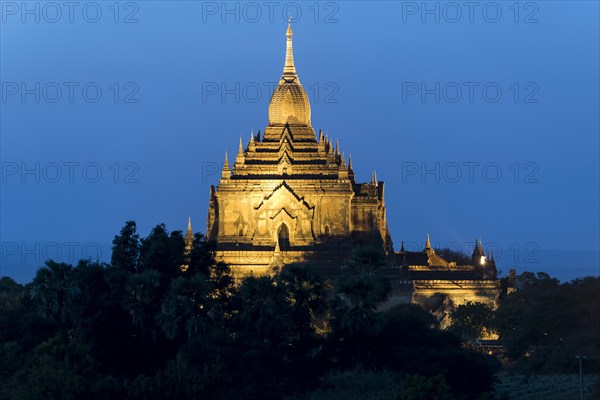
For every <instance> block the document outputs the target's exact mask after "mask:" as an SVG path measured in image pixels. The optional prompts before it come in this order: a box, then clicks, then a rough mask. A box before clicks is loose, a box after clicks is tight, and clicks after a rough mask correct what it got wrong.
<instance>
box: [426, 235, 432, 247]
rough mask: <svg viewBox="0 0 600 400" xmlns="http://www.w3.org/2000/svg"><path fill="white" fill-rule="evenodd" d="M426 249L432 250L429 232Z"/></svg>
mask: <svg viewBox="0 0 600 400" xmlns="http://www.w3.org/2000/svg"><path fill="white" fill-rule="evenodd" d="M425 250H431V241H430V240H429V233H428V234H427V240H426V241H425Z"/></svg>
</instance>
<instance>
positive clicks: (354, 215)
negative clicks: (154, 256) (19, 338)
mask: <svg viewBox="0 0 600 400" xmlns="http://www.w3.org/2000/svg"><path fill="white" fill-rule="evenodd" d="M286 36H287V46H286V56H285V66H284V68H283V74H282V76H281V79H280V80H279V84H278V85H277V87H276V88H275V90H274V92H273V95H272V97H271V101H270V104H269V124H268V126H267V127H266V128H265V130H264V132H263V133H262V134H261V133H260V131H259V132H258V133H256V134H254V133H252V134H251V136H250V139H249V141H248V142H247V143H246V145H245V146H244V143H243V142H242V139H240V144H239V149H238V151H237V155H236V156H235V158H234V157H231V159H228V157H227V154H225V162H224V164H223V167H222V171H221V179H220V181H219V184H218V186H217V187H216V188H215V187H214V186H211V189H210V200H209V208H208V221H207V231H206V232H207V233H206V236H207V239H208V240H209V241H213V242H214V243H215V245H216V258H217V260H218V261H222V262H225V263H227V264H229V265H230V266H231V268H232V271H233V273H234V275H235V276H236V277H243V276H246V275H250V274H254V275H260V274H268V273H271V272H273V271H274V270H275V269H276V268H277V267H280V266H281V265H284V264H288V263H292V262H312V263H314V264H316V265H318V266H319V267H320V268H321V270H322V271H323V272H324V273H325V274H326V275H329V276H331V275H332V274H333V275H335V273H336V271H338V273H339V271H340V267H341V266H343V265H344V263H345V262H347V260H348V258H349V257H350V255H351V254H352V249H353V247H357V246H370V247H373V246H376V247H379V248H381V249H382V251H383V252H384V254H385V256H386V259H387V260H388V266H387V267H386V268H383V270H384V271H383V273H384V275H385V276H386V277H387V278H388V279H390V281H391V282H392V287H393V292H392V303H397V302H411V301H418V302H421V301H420V300H419V299H420V298H422V299H423V301H425V300H426V299H429V298H432V296H433V297H435V295H436V294H437V293H439V292H440V291H441V292H444V293H451V294H452V295H453V296H454V295H455V296H454V297H455V299H454V300H453V301H454V302H460V303H462V302H464V301H468V300H470V301H485V302H488V303H490V302H491V303H493V302H495V300H496V298H497V296H498V294H499V287H500V286H499V282H498V280H497V279H496V272H495V266H494V265H493V263H492V262H486V261H485V256H484V255H483V250H481V243H478V246H476V251H477V249H480V250H481V254H475V253H474V255H473V260H474V262H473V263H472V264H473V266H457V265H456V264H455V263H450V262H447V261H445V260H444V259H443V258H441V257H439V256H437V255H436V254H435V251H434V250H433V249H432V248H431V246H430V244H429V238H428V239H427V244H426V246H425V248H424V249H423V251H422V252H406V251H404V246H402V249H401V251H400V252H397V253H396V252H394V248H393V244H392V239H391V235H390V232H389V230H388V223H387V220H386V209H385V201H384V184H383V182H381V181H378V180H377V177H376V176H375V174H372V175H371V180H370V181H369V182H365V183H361V182H357V181H356V180H355V174H354V170H353V168H352V160H351V158H349V159H348V160H347V161H346V158H345V156H344V154H343V153H341V152H340V147H339V145H338V144H335V145H334V143H333V141H332V139H331V138H329V137H328V136H326V135H323V133H322V132H321V131H319V132H318V133H316V132H315V130H314V129H313V127H312V125H311V120H310V117H311V111H310V103H309V100H308V96H307V94H306V92H305V90H304V88H303V87H302V85H301V83H300V79H299V77H298V74H297V72H296V68H295V65H294V56H293V51H292V29H291V26H288V29H287V34H286ZM482 257H483V258H482Z"/></svg>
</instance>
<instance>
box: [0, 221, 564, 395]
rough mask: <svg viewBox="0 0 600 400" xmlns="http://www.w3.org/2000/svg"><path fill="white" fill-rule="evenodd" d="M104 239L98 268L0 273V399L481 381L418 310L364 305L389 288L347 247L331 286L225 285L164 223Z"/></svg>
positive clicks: (290, 276)
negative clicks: (143, 232)
mask: <svg viewBox="0 0 600 400" xmlns="http://www.w3.org/2000/svg"><path fill="white" fill-rule="evenodd" d="M113 244H114V247H113V256H112V260H111V264H110V265H104V264H99V263H94V262H90V261H81V262H79V264H78V265H77V266H71V265H67V264H62V263H55V262H48V263H47V265H46V266H45V267H43V268H42V269H40V270H39V271H38V273H37V275H36V277H35V278H34V280H33V282H32V283H30V284H28V285H25V286H23V285H19V284H16V283H15V282H13V281H12V280H10V279H8V278H3V279H2V280H1V281H0V359H1V361H0V398H1V399H12V400H21V399H36V400H37V399H61V400H68V399H284V398H288V399H294V400H300V399H306V400H312V399H344V400H351V399H460V398H464V399H476V398H485V396H486V395H485V393H486V392H489V391H490V390H491V388H492V385H493V374H494V373H495V371H496V370H497V363H496V362H495V361H493V360H492V359H491V358H489V357H486V356H482V355H480V354H477V353H475V352H472V351H470V350H467V349H465V346H463V345H462V344H461V341H460V339H459V336H458V335H454V334H453V333H449V332H443V331H440V330H439V329H437V328H436V324H435V320H434V319H433V318H432V317H431V315H430V314H429V313H427V312H425V311H423V310H422V309H420V308H419V307H417V306H412V305H405V306H397V307H394V308H392V309H390V310H388V311H385V312H376V311H375V310H376V308H377V307H378V306H379V305H380V304H381V303H382V302H383V301H385V300H386V298H387V293H388V291H389V286H388V285H387V284H386V283H385V282H382V281H381V280H379V279H378V278H377V277H376V275H375V274H374V273H373V267H374V266H373V265H366V264H365V263H371V264H373V263H375V264H376V262H375V261H373V260H374V259H375V258H373V257H366V258H365V257H362V258H361V256H360V254H359V255H358V256H357V257H355V263H354V265H353V266H352V268H350V269H349V273H348V275H347V276H345V277H343V278H342V279H340V280H339V282H337V283H336V287H335V290H334V291H332V290H330V289H331V288H329V287H328V286H327V285H328V283H326V282H324V281H323V280H322V279H321V277H320V276H319V275H318V273H317V270H316V269H315V268H314V267H312V266H310V265H288V266H285V267H284V268H282V269H281V271H280V272H279V273H278V274H276V275H275V276H273V277H268V276H265V277H249V278H246V279H244V280H243V281H242V282H240V283H239V285H234V284H233V280H232V278H231V277H230V275H229V270H228V268H227V266H225V265H221V264H217V263H215V262H214V260H213V258H212V256H211V254H212V253H211V251H210V246H209V245H208V244H207V243H205V241H204V237H203V236H202V235H200V234H196V236H195V242H194V246H193V249H192V251H191V254H189V255H188V256H186V255H184V241H183V237H182V235H181V233H180V232H172V233H169V232H168V231H167V230H166V228H165V226H164V225H159V226H157V227H156V228H154V229H153V231H152V232H151V234H150V235H149V236H148V237H146V238H143V239H140V238H139V236H138V234H137V233H136V226H135V223H133V222H128V223H127V224H126V225H125V227H124V228H123V230H122V231H121V233H120V235H117V236H116V237H115V239H114V241H113ZM365 259H367V260H370V261H365ZM182 264H186V265H188V268H187V270H186V271H185V272H182V270H181V268H180V267H181V265H182ZM332 293H335V295H332ZM515 301H516V300H515ZM507 304H508V305H507V306H506V307H504V308H501V310H509V309H512V308H513V307H517V304H514V305H511V303H510V302H509V303H507ZM507 312H508V311H507ZM510 314H511V315H515V311H510ZM523 317H524V316H523ZM561 317H562V318H569V316H566V315H564V316H563V315H561ZM519 318H521V317H519ZM573 318H575V317H573ZM515 321H518V320H515ZM507 323H508V322H507ZM502 329H512V328H511V327H510V326H509V325H506V327H503V328H502ZM527 335H530V336H531V335H533V336H531V338H533V339H536V340H537V338H538V336H537V335H538V332H529V333H527ZM507 337H508V338H509V340H514V341H515V343H520V342H519V338H518V337H511V336H510V335H508V334H507ZM528 337H529V336H528ZM533 339H532V340H533ZM511 343H512V342H511ZM515 351H516V352H517V354H520V353H518V352H519V348H518V346H517V347H515ZM482 396H483V397H482Z"/></svg>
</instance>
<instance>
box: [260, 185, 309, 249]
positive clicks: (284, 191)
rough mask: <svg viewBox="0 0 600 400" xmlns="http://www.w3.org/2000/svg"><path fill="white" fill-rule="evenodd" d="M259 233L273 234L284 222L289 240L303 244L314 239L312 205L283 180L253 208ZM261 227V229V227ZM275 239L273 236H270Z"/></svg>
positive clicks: (269, 235)
mask: <svg viewBox="0 0 600 400" xmlns="http://www.w3.org/2000/svg"><path fill="white" fill-rule="evenodd" d="M255 215H256V217H257V226H259V235H260V236H263V235H268V237H270V238H271V236H273V235H274V233H275V232H277V230H278V228H279V226H280V225H281V224H283V223H285V224H286V225H287V226H288V228H289V230H290V242H291V243H292V245H294V244H305V243H306V241H310V240H314V233H313V217H314V207H313V206H311V205H309V204H308V203H307V202H306V201H305V200H304V197H300V196H298V195H297V194H296V193H294V190H293V189H292V188H291V187H290V186H289V185H288V184H287V183H286V182H285V181H284V182H282V183H281V185H279V186H277V187H276V188H275V189H273V192H271V194H269V195H268V196H266V197H265V198H264V200H263V201H262V202H261V203H260V204H259V205H258V206H257V207H256V208H255ZM261 228H262V229H261ZM272 239H273V240H275V236H273V237H272Z"/></svg>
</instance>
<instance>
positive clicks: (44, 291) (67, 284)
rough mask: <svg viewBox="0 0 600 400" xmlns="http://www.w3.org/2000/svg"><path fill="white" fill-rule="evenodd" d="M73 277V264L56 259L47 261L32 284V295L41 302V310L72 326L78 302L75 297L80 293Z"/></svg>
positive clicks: (65, 324) (44, 313) (46, 314)
mask: <svg viewBox="0 0 600 400" xmlns="http://www.w3.org/2000/svg"><path fill="white" fill-rule="evenodd" d="M79 291H80V289H79V287H77V285H76V282H75V280H74V279H73V266H72V265H70V264H65V263H57V262H55V261H52V260H49V261H46V265H45V266H44V267H42V268H40V269H39V270H38V272H37V273H36V275H35V278H33V282H32V284H31V296H32V298H33V299H34V300H36V301H37V302H38V304H39V310H40V312H41V313H42V314H43V315H45V316H48V317H52V318H55V319H56V320H57V321H59V322H60V323H62V324H63V326H70V324H71V323H73V322H74V321H75V320H76V315H75V314H76V310H75V309H74V308H73V307H72V306H74V305H75V304H76V302H74V301H73V298H74V297H75V296H76V295H77V294H79Z"/></svg>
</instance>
